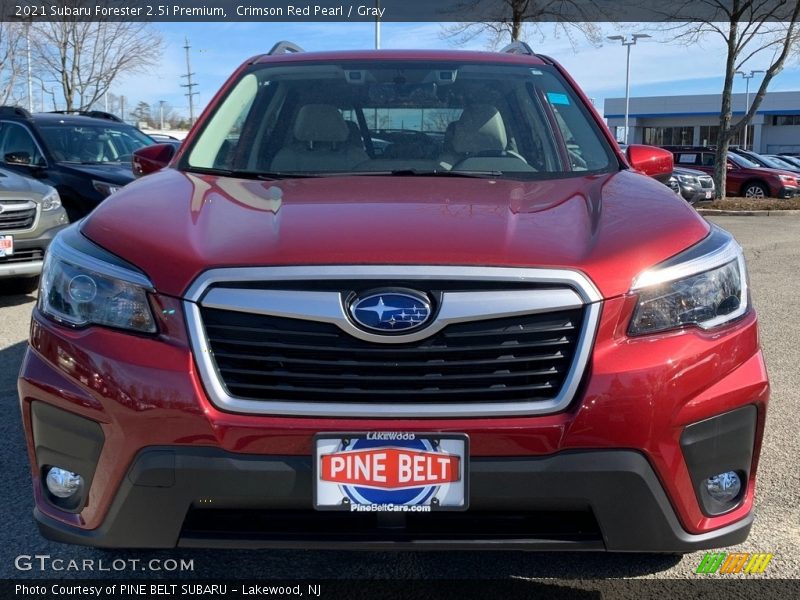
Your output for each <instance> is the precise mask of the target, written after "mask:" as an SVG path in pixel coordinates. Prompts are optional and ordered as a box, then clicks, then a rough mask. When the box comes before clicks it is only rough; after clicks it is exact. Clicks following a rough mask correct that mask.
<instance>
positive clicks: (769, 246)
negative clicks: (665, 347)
mask: <svg viewBox="0 0 800 600" xmlns="http://www.w3.org/2000/svg"><path fill="white" fill-rule="evenodd" d="M713 220H714V221H715V222H717V223H719V224H720V225H721V226H723V227H725V228H726V229H728V230H730V231H731V232H733V233H734V234H735V236H736V238H737V239H738V240H739V242H740V243H741V244H742V245H743V246H744V248H745V250H746V254H747V258H748V266H749V272H750V280H751V290H752V295H753V300H754V303H755V305H756V308H757V309H758V311H759V313H760V318H761V334H762V344H763V346H764V350H765V353H766V358H767V365H768V368H769V371H770V376H771V380H772V386H773V387H772V403H771V405H770V412H769V420H768V423H767V431H766V436H765V439H764V446H763V450H762V456H761V465H760V471H759V477H758V490H757V502H756V507H757V517H756V521H755V525H754V527H753V530H752V533H751V536H750V538H749V539H748V540H747V542H746V543H744V544H742V545H741V546H740V547H737V548H736V550H737V551H741V552H771V553H774V555H775V556H774V558H773V560H772V562H771V564H770V566H769V568H768V569H767V571H766V573H765V574H763V575H758V576H751V577H768V578H782V579H797V578H800V552H798V550H800V469H799V468H798V457H800V436H798V431H800V344H798V342H800V303H798V301H797V296H798V291H800V286H798V283H797V273H798V272H800V268H799V267H800V217H798V216H791V217H788V216H787V217H767V218H753V217H719V218H715V219H713ZM2 285H3V284H2V283H0V286H2ZM33 303H34V297H33V296H20V295H0V406H2V413H3V415H4V418H3V419H1V420H0V456H2V461H0V464H2V467H3V474H2V479H0V481H1V482H2V486H0V489H1V490H2V492H0V494H1V496H0V497H2V501H3V506H4V507H5V515H4V519H3V530H4V531H3V539H4V543H3V544H2V545H0V578H18V577H36V578H42V577H58V578H67V577H87V576H88V577H103V576H107V574H97V573H94V574H93V573H91V572H80V571H78V572H75V571H52V570H46V571H44V572H40V571H38V570H31V571H19V570H17V569H16V568H15V557H17V556H19V555H23V554H26V555H33V554H49V555H51V556H52V557H60V558H63V559H65V560H70V559H75V560H79V561H81V560H82V559H86V558H94V559H100V558H102V559H103V560H105V561H108V560H110V559H112V558H114V557H122V558H126V559H129V558H141V559H142V560H147V559H149V558H151V557H157V558H162V559H164V558H190V559H193V560H194V571H193V572H191V573H185V574H183V576H186V575H189V576H193V577H202V578H204V579H214V578H224V577H231V576H234V577H266V578H282V579H307V578H379V579H383V578H386V579H440V578H476V577H477V578H488V579H511V578H514V579H526V578H569V579H592V578H632V577H634V578H638V577H645V578H666V579H671V578H690V579H697V578H699V577H704V578H708V577H713V576H708V575H706V576H699V575H696V574H695V569H696V568H697V565H698V563H699V561H700V559H701V558H702V556H703V554H702V553H695V554H690V555H686V556H683V557H675V556H648V555H624V554H619V555H605V554H587V553H576V554H559V555H557V558H555V559H554V558H553V555H544V554H541V553H522V552H508V553H502V554H496V553H495V554H489V553H485V552H451V553H430V554H422V553H415V552H407V553H396V554H384V553H352V552H319V551H291V552H289V551H238V550H231V551H169V552H167V551H159V552H128V551H124V552H116V551H114V552H111V553H109V552H101V551H98V550H94V549H90V548H80V547H71V546H66V545H62V544H56V543H50V542H47V541H46V540H44V539H42V538H41V537H40V536H39V534H38V532H37V531H36V528H35V527H34V523H33V519H32V517H31V510H32V498H31V491H30V478H29V472H28V462H27V456H26V454H25V447H24V444H23V436H22V429H21V424H20V418H19V410H18V408H17V394H16V376H17V371H18V369H19V364H20V361H21V360H22V356H23V352H24V348H25V338H26V335H27V330H28V319H29V314H30V311H31V309H32V307H33ZM732 550H733V549H732ZM161 574H162V575H163V573H161ZM114 575H116V576H126V577H136V576H147V577H153V576H158V575H159V573H152V572H147V573H139V572H136V571H130V572H123V573H116V574H114ZM175 575H177V574H175Z"/></svg>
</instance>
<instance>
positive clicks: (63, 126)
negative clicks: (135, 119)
mask: <svg viewBox="0 0 800 600" xmlns="http://www.w3.org/2000/svg"><path fill="white" fill-rule="evenodd" d="M40 131H41V132H42V137H43V138H44V140H45V142H46V143H47V146H48V149H49V150H50V153H51V154H52V155H53V157H54V158H55V159H56V161H58V162H70V163H82V164H97V163H122V162H130V160H131V158H132V157H133V152H134V150H138V149H139V148H142V147H143V146H149V145H151V144H153V143H154V142H153V140H152V139H150V138H149V137H148V136H146V135H145V134H143V133H142V132H141V131H139V130H138V129H136V128H135V127H130V126H127V125H122V124H113V123H109V124H108V125H105V124H104V125H84V124H80V125H74V124H69V123H54V124H52V125H50V124H47V125H42V126H41V127H40Z"/></svg>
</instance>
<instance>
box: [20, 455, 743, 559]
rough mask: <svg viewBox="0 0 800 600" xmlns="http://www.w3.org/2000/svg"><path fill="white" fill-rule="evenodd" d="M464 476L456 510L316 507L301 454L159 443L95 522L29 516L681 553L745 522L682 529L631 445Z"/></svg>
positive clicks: (404, 545)
mask: <svg viewBox="0 0 800 600" xmlns="http://www.w3.org/2000/svg"><path fill="white" fill-rule="evenodd" d="M470 487H471V492H470V508H469V510H468V511H466V512H464V513H452V512H451V513H441V512H440V513H427V514H413V515H412V514H409V515H405V514H400V515H398V514H389V515H386V514H380V513H375V514H363V513H350V512H343V513H338V512H337V513H333V514H332V513H330V512H325V513H318V512H314V511H312V510H311V509H310V508H308V507H310V505H311V495H312V475H311V460H310V459H309V458H307V457H297V456H243V455H237V454H234V453H229V452H224V451H222V450H219V449H217V448H180V447H161V448H157V447H156V448H148V449H146V450H144V451H142V452H141V453H139V455H138V456H137V457H136V460H135V461H134V463H133V465H132V466H131V467H130V469H129V470H128V472H127V475H126V477H125V478H124V480H123V482H122V485H121V486H120V489H119V491H118V493H117V496H116V498H115V500H114V503H113V505H112V507H111V510H110V511H109V515H108V518H107V519H106V521H105V523H104V524H103V525H102V526H101V527H99V528H98V529H94V530H83V529H79V528H75V527H70V526H68V525H65V524H64V523H62V522H59V521H58V520H55V519H52V518H50V517H48V516H46V515H45V514H43V513H42V512H41V511H39V510H37V511H36V512H35V516H36V520H37V523H38V526H39V529H40V531H41V533H42V534H43V535H44V536H45V537H47V538H49V539H52V540H55V541H58V542H66V543H73V544H86V545H92V546H103V547H150V548H152V547H159V548H162V547H163V548H169V547H174V546H176V545H177V546H184V547H212V546H224V547H252V548H261V547H272V548H274V547H285V548H291V547H300V548H336V547H342V546H343V545H347V546H348V547H350V548H368V549H376V550H378V549H382V550H386V549H415V548H416V549H426V548H427V549H430V548H440V547H447V548H463V549H470V548H505V549H509V548H512V549H526V550H542V549H550V550H611V551H641V550H643V549H646V550H648V551H651V552H690V551H693V550H697V549H700V548H708V547H718V546H728V545H732V544H738V543H740V542H742V541H744V540H745V538H746V537H747V535H748V533H749V531H750V526H751V524H752V515H751V514H748V515H747V516H746V517H745V518H743V519H741V520H739V521H737V522H736V523H734V524H731V525H728V526H727V527H723V528H722V529H720V530H717V531H714V532H711V533H705V534H699V535H693V534H689V533H687V532H686V531H685V530H684V529H683V528H682V527H681V525H680V522H679V520H678V518H677V517H676V515H675V512H674V511H673V509H672V507H671V505H670V502H669V500H668V499H667V496H666V494H665V493H664V490H663V488H662V486H661V484H660V482H659V480H658V477H656V474H655V472H654V471H653V469H652V467H651V466H650V464H649V463H648V461H647V459H646V458H645V457H644V456H642V455H641V454H640V453H638V452H635V451H630V450H606V451H578V452H563V453H559V454H556V455H553V456H546V457H538V458H531V457H516V458H480V459H473V460H472V461H471V464H470ZM216 506H219V507H222V508H215V507H216ZM153 507H158V510H155V511H154V510H153ZM298 507H306V509H305V510H304V509H298ZM234 512H235V515H234V514H233V513H234ZM187 515H188V516H187ZM398 519H399V520H398ZM509 526H511V527H509Z"/></svg>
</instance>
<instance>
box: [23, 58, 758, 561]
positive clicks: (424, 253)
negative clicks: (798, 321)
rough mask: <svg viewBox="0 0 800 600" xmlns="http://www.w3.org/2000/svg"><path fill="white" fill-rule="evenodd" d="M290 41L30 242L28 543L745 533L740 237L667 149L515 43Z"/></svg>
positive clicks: (752, 399)
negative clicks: (673, 179) (37, 280)
mask: <svg viewBox="0 0 800 600" xmlns="http://www.w3.org/2000/svg"><path fill="white" fill-rule="evenodd" d="M290 48H291V49H295V50H296V48H292V47H290ZM286 49H287V46H286V45H278V47H276V49H274V51H273V52H271V53H270V54H267V55H263V56H256V57H254V58H252V59H250V60H248V61H246V62H245V63H244V64H243V65H242V66H241V67H240V68H239V69H238V70H237V71H236V72H235V73H234V74H233V76H232V77H231V78H230V79H229V81H228V82H227V83H226V84H225V86H224V87H223V89H222V90H221V91H220V92H219V93H218V94H217V96H216V97H215V98H214V99H213V100H212V102H211V103H210V105H209V107H208V108H207V109H206V111H205V112H204V114H203V115H202V116H201V118H200V119H199V121H198V123H197V125H196V126H195V127H194V129H193V131H192V132H191V133H190V135H189V138H188V139H187V140H186V141H185V143H184V144H183V145H182V146H181V147H180V148H179V149H178V150H177V153H176V154H175V156H174V157H173V158H172V160H171V163H170V165H169V168H166V169H162V170H160V171H159V172H157V173H154V174H152V175H150V176H148V177H144V178H142V179H139V180H137V181H136V182H134V183H133V184H131V185H129V186H126V187H125V189H123V190H121V191H120V192H119V193H117V194H115V195H114V196H113V197H111V198H109V199H108V200H107V201H105V202H104V203H103V204H102V205H101V206H100V207H99V208H98V209H96V210H95V211H94V212H93V213H92V214H91V215H90V216H89V217H87V218H86V219H85V220H84V221H82V222H80V223H78V224H76V225H73V226H72V227H70V228H68V229H66V230H65V231H64V232H63V233H62V234H60V235H59V236H58V237H57V238H56V240H55V241H54V242H53V244H52V246H51V249H50V251H49V253H48V255H47V261H46V265H45V268H44V274H43V276H42V288H41V290H40V294H39V303H38V305H37V308H36V310H35V311H34V315H33V322H32V325H31V336H30V346H29V348H28V350H27V353H26V355H25V359H24V361H23V364H22V369H21V372H20V378H19V394H20V406H21V409H22V415H23V422H24V425H25V434H26V438H27V444H28V452H29V458H30V463H31V478H32V482H33V493H34V497H35V500H36V510H35V518H36V522H37V523H38V525H39V528H40V530H41V532H42V534H43V535H44V536H46V537H48V538H50V539H54V540H59V541H62V542H69V543H76V544H88V545H94V546H105V547H173V546H175V545H178V544H179V545H181V546H214V545H225V546H232V545H233V546H237V545H238V546H248V547H260V546H279V547H290V546H293V547H302V548H310V547H361V548H477V547H490V548H525V549H590V550H612V551H655V552H687V551H692V550H695V549H698V548H709V547H716V546H725V545H729V544H736V543H740V542H742V541H743V540H744V539H745V538H746V537H747V535H748V532H749V530H750V526H751V523H752V519H753V496H754V492H755V479H756V466H757V463H758V455H759V449H760V445H761V439H762V432H763V428H764V419H765V413H766V408H767V399H768V395H769V383H768V380H767V374H766V370H765V367H764V361H763V357H762V354H761V350H760V349H759V343H758V332H757V322H756V314H755V311H754V310H753V308H752V306H751V304H750V299H749V294H748V290H747V278H746V276H745V267H744V259H743V257H742V251H741V249H740V247H739V246H738V244H737V243H736V242H735V241H734V240H733V238H732V237H731V236H730V235H729V234H728V233H726V232H725V231H723V230H721V229H719V228H717V227H715V226H712V225H710V224H709V223H707V222H706V221H705V220H703V219H702V218H701V217H699V216H698V215H697V213H696V212H695V211H694V210H693V209H692V208H691V207H690V206H689V205H688V204H687V203H686V202H684V201H683V200H681V199H680V198H678V197H677V196H676V195H675V194H674V193H673V192H672V191H670V190H669V189H667V188H666V187H665V186H664V185H662V184H661V183H658V182H657V181H655V180H653V179H652V178H650V177H647V176H645V174H648V175H661V174H666V173H668V172H670V171H671V168H672V161H671V159H670V158H671V157H670V155H669V153H667V152H666V151H664V150H661V149H658V148H648V147H643V146H631V147H629V148H628V149H627V151H626V153H625V154H623V153H622V151H621V150H620V149H619V148H618V147H617V145H616V143H615V142H614V139H613V138H612V137H611V135H610V134H609V132H608V130H607V128H606V127H605V126H604V124H603V122H602V120H601V118H600V117H599V116H598V115H597V114H596V112H595V111H594V110H593V109H592V107H591V104H590V103H589V102H588V100H587V98H586V97H585V96H584V95H583V94H582V93H581V91H580V90H579V89H578V88H577V86H576V85H575V83H574V82H573V81H572V79H571V78H570V77H569V75H568V74H567V73H566V72H565V71H564V69H563V68H562V67H561V66H559V65H558V64H557V63H556V62H554V61H553V60H551V59H549V58H547V57H545V56H538V55H535V54H534V53H533V52H531V51H530V48H528V47H527V46H526V45H524V44H515V45H513V46H511V47H509V48H508V49H507V50H506V51H504V52H501V53H482V52H450V51H448V52H445V51H369V52H368V51H355V52H335V53H303V52H294V53H288V52H284V50H286ZM375 140H380V144H377V143H376V142H375ZM377 146H379V147H380V148H379V150H378V148H377ZM162 152H166V151H165V150H164V147H163V146H152V147H151V148H148V149H146V150H143V151H141V153H140V154H142V155H144V157H145V158H148V159H149V160H150V162H147V161H142V162H141V163H140V164H142V165H148V166H147V167H145V170H153V169H156V168H158V167H162V166H165V163H164V160H166V159H165V158H163V157H162V159H160V160H159V159H158V156H160V155H161V153H162ZM167 153H168V152H167ZM637 171H639V172H637Z"/></svg>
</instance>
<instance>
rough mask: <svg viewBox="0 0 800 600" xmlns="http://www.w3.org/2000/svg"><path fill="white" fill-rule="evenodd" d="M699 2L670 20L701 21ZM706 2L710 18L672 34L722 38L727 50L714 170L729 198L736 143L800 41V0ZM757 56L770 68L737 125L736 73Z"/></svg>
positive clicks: (680, 38) (688, 39)
mask: <svg viewBox="0 0 800 600" xmlns="http://www.w3.org/2000/svg"><path fill="white" fill-rule="evenodd" d="M697 3H698V0H691V2H682V3H680V4H677V5H671V6H670V8H669V9H668V10H669V11H670V16H672V17H673V18H675V19H676V20H682V19H681V15H688V14H693V15H695V18H696V15H697V12H698V11H697ZM700 4H703V5H705V6H704V7H703V8H704V11H703V12H704V17H703V18H704V20H702V21H697V20H696V21H695V22H693V23H689V24H686V25H680V26H673V27H672V28H671V30H672V33H673V35H674V34H677V38H676V41H677V42H678V43H682V44H685V43H698V42H700V41H702V40H703V39H704V38H706V37H708V36H720V37H721V38H722V39H723V40H724V42H725V46H726V48H727V56H726V60H725V81H724V83H723V85H722V103H721V107H720V115H719V134H718V137H717V153H716V159H715V166H714V183H715V184H716V193H717V198H724V197H725V193H726V188H725V180H726V175H727V161H728V148H729V147H730V143H731V140H732V139H733V138H735V137H736V136H737V135H739V134H740V133H741V132H742V130H743V129H744V128H745V127H746V126H747V124H748V123H749V122H750V121H751V120H752V118H753V115H755V114H756V111H757V110H758V108H759V107H760V106H761V101H762V100H763V99H764V96H765V94H766V93H767V88H768V87H769V84H770V82H771V81H772V79H773V78H774V77H775V76H776V75H777V74H778V73H780V72H781V70H782V69H783V66H784V64H785V62H786V59H787V58H788V57H789V56H790V55H791V54H792V52H793V51H794V50H795V49H796V46H797V43H798V41H800V32H798V27H797V20H798V17H800V0H781V1H777V0H775V1H770V0H701V1H700ZM687 20H688V19H687ZM754 58H757V60H759V61H761V63H760V64H764V63H767V64H768V65H769V66H767V68H766V70H765V73H764V78H763V79H762V80H761V85H760V86H759V88H758V91H757V92H756V94H755V96H754V97H753V101H752V103H751V104H750V107H749V109H748V111H747V114H745V115H744V116H743V117H742V118H741V119H740V120H739V121H737V122H736V123H733V122H732V121H733V110H732V91H733V80H734V77H735V76H736V71H739V70H741V69H742V68H743V67H744V65H745V64H746V63H747V61H749V60H751V59H754Z"/></svg>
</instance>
